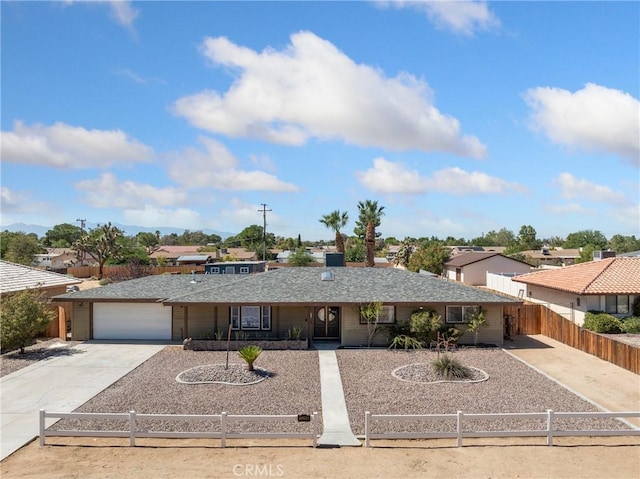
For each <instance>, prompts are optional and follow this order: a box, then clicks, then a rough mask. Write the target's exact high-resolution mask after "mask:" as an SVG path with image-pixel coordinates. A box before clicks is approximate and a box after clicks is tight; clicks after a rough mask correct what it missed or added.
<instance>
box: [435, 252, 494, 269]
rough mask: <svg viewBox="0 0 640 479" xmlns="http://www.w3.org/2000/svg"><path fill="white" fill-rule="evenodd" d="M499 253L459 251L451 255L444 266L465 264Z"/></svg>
mask: <svg viewBox="0 0 640 479" xmlns="http://www.w3.org/2000/svg"><path fill="white" fill-rule="evenodd" d="M499 255H500V253H494V252H486V251H473V252H469V253H460V254H457V255H455V256H453V257H452V258H451V259H450V260H449V261H447V262H446V263H445V265H446V266H467V265H469V264H472V263H477V262H478V261H483V260H485V259H488V258H492V257H494V256H499Z"/></svg>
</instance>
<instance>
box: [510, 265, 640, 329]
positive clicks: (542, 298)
mask: <svg viewBox="0 0 640 479" xmlns="http://www.w3.org/2000/svg"><path fill="white" fill-rule="evenodd" d="M512 281H514V282H516V283H520V284H521V285H522V289H521V291H522V293H523V294H522V296H523V297H524V298H526V299H527V300H528V301H531V302H536V303H543V304H545V305H547V306H548V307H549V308H550V309H552V310H553V311H555V312H556V313H558V314H561V315H563V316H565V317H566V318H567V319H570V320H571V321H573V322H574V323H576V324H578V325H582V324H583V323H584V315H585V313H586V312H587V311H604V312H607V313H610V314H613V315H614V316H617V317H620V318H623V317H625V316H631V315H632V312H633V303H634V301H636V300H637V298H638V297H640V257H616V258H606V259H603V260H599V261H589V262H586V263H579V264H576V265H573V266H567V267H565V268H561V269H554V270H541V271H536V272H533V273H529V274H524V275H520V276H515V277H513V278H512Z"/></svg>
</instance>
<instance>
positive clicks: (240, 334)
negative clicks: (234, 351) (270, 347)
mask: <svg viewBox="0 0 640 479" xmlns="http://www.w3.org/2000/svg"><path fill="white" fill-rule="evenodd" d="M233 336H234V337H235V339H236V341H243V340H245V339H248V338H249V335H248V334H247V333H245V332H244V331H234V332H233Z"/></svg>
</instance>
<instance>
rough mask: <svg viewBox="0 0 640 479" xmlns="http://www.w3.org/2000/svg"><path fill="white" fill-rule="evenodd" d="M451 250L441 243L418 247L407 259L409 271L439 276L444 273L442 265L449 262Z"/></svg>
mask: <svg viewBox="0 0 640 479" xmlns="http://www.w3.org/2000/svg"><path fill="white" fill-rule="evenodd" d="M450 257H451V250H450V249H449V248H447V247H446V246H445V245H444V244H442V243H432V244H430V245H428V246H420V247H419V248H418V249H417V250H416V251H415V252H414V253H413V254H412V255H411V258H410V259H409V265H408V267H407V268H408V269H409V271H414V272H418V271H420V270H421V269H423V270H425V271H429V272H430V273H433V274H437V275H441V274H442V272H443V271H444V263H446V262H447V261H449V258H450Z"/></svg>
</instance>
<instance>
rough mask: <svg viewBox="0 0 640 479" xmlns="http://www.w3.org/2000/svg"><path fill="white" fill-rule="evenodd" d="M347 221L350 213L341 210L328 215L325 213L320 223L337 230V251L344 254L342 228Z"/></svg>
mask: <svg viewBox="0 0 640 479" xmlns="http://www.w3.org/2000/svg"><path fill="white" fill-rule="evenodd" d="M347 221H349V214H348V213H347V212H346V211H345V212H340V210H335V211H332V212H331V213H329V214H328V215H324V216H323V217H322V218H321V219H320V223H322V224H323V225H325V226H326V227H327V228H330V229H332V230H333V231H335V233H336V251H337V252H338V253H343V255H344V237H343V236H342V233H341V232H340V228H344V226H345V225H346V224H347ZM343 258H344V256H343ZM343 261H344V259H343Z"/></svg>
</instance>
